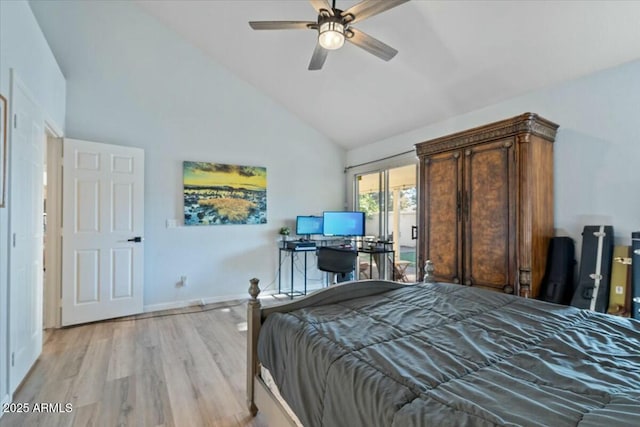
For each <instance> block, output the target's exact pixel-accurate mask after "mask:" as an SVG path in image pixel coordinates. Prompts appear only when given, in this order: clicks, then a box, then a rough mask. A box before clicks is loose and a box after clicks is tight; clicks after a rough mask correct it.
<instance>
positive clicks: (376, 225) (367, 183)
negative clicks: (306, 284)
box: [355, 164, 418, 282]
mask: <svg viewBox="0 0 640 427" xmlns="http://www.w3.org/2000/svg"><path fill="white" fill-rule="evenodd" d="M355 178H356V192H355V195H356V200H355V206H356V209H357V210H361V211H364V212H365V214H366V225H365V231H366V233H367V238H368V239H369V240H371V241H372V242H389V243H388V247H390V248H393V251H394V258H393V263H390V262H387V261H385V260H383V257H381V256H376V257H369V256H365V257H364V258H367V259H364V258H362V259H361V260H360V267H361V272H360V277H361V278H367V276H369V275H371V276H373V277H371V278H378V277H384V273H385V269H386V268H389V271H391V270H392V269H393V274H392V275H391V274H387V275H386V277H387V278H391V277H393V279H394V280H399V281H407V282H414V281H416V265H415V262H416V240H415V239H416V212H417V198H418V197H417V196H418V194H417V186H416V165H415V164H411V165H408V166H401V167H396V168H391V169H384V170H379V171H375V172H369V173H363V174H359V175H356V176H355ZM370 258H375V259H371V260H370ZM383 261H384V262H383ZM389 261H390V260H389ZM371 263H373V266H372V265H371ZM383 264H384V265H383ZM386 264H390V265H389V266H388V265H386ZM391 266H392V267H391ZM367 267H368V268H367ZM371 267H373V268H371ZM363 268H364V269H366V271H365V272H364V274H363ZM369 272H371V274H368V273H369Z"/></svg>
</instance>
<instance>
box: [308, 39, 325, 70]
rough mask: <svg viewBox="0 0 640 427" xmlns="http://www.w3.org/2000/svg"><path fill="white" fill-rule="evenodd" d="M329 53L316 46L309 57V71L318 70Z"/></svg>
mask: <svg viewBox="0 0 640 427" xmlns="http://www.w3.org/2000/svg"><path fill="white" fill-rule="evenodd" d="M328 53H329V51H328V50H327V49H325V48H323V47H322V46H320V44H317V45H316V48H315V49H314V50H313V55H312V56H311V62H309V70H311V71H314V70H319V69H321V68H322V66H323V65H324V61H325V60H326V59H327V54H328Z"/></svg>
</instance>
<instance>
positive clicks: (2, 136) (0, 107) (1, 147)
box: [0, 95, 8, 208]
mask: <svg viewBox="0 0 640 427" xmlns="http://www.w3.org/2000/svg"><path fill="white" fill-rule="evenodd" d="M7 117H8V112H7V98H5V97H4V96H2V95H0V208H4V207H5V206H4V200H5V194H6V188H5V187H6V186H7V126H8V123H7Z"/></svg>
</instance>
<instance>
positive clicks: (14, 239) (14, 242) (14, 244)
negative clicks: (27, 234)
mask: <svg viewBox="0 0 640 427" xmlns="http://www.w3.org/2000/svg"><path fill="white" fill-rule="evenodd" d="M12 241H13V242H12V244H13V247H14V248H15V247H16V233H13V237H12Z"/></svg>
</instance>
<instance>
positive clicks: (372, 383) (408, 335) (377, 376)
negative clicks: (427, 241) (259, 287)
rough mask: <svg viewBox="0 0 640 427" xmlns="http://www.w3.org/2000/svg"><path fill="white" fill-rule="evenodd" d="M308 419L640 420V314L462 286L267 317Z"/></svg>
mask: <svg viewBox="0 0 640 427" xmlns="http://www.w3.org/2000/svg"><path fill="white" fill-rule="evenodd" d="M258 355H259V358H260V361H261V362H262V364H263V365H264V366H265V367H266V368H268V369H269V370H270V371H271V373H272V375H273V377H274V379H275V382H276V383H277V385H278V387H279V389H280V392H281V393H282V395H283V396H284V398H285V399H286V400H287V402H288V403H289V405H290V406H291V408H292V409H293V410H294V411H295V412H296V414H297V415H298V416H299V418H300V419H301V421H302V422H303V423H304V425H305V426H306V427H313V426H328V427H339V426H349V427H354V426H366V427H372V426H397V427H410V426H494V425H501V426H503V425H508V426H512V425H522V426H553V427H559V426H576V425H578V426H583V427H585V426H594V427H595V426H598V427H614V426H640V322H638V321H635V320H629V319H624V318H618V317H613V316H607V315H603V314H598V313H593V312H589V311H582V310H578V309H575V308H572V307H564V306H559V305H554V304H548V303H543V302H539V301H534V300H527V299H522V298H518V297H514V296H510V295H504V294H498V293H495V292H488V291H483V290H480V289H475V288H468V287H463V286H458V285H448V284H441V283H437V284H431V285H416V286H413V287H409V288H406V289H400V290H396V291H390V292H386V293H383V294H380V295H377V296H374V297H366V298H358V299H352V300H348V301H343V302H341V303H339V304H332V305H325V306H319V307H313V308H307V309H302V310H298V311H294V312H291V313H287V314H280V313H278V314H272V315H270V316H269V317H268V318H267V320H266V322H265V324H264V325H263V328H262V330H261V333H260V339H259V347H258Z"/></svg>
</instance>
